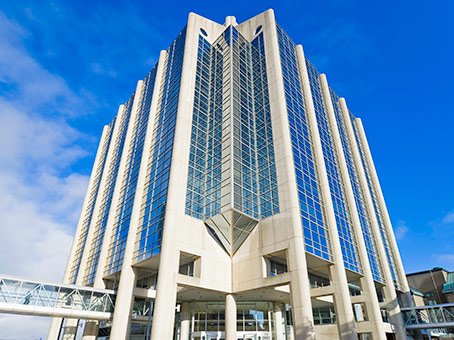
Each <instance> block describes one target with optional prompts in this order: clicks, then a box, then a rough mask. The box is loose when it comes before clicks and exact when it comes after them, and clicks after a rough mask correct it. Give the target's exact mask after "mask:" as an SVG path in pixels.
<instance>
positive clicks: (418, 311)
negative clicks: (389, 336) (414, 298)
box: [401, 303, 454, 329]
mask: <svg viewBox="0 0 454 340" xmlns="http://www.w3.org/2000/svg"><path fill="white" fill-rule="evenodd" d="M401 311H402V316H403V318H404V323H405V328H407V329H433V328H454V303H444V304H441V305H429V306H418V307H408V308H401Z"/></svg>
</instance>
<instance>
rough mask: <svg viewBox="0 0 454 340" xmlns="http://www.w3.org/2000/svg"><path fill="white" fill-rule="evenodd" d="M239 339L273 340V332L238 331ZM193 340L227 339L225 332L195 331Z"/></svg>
mask: <svg viewBox="0 0 454 340" xmlns="http://www.w3.org/2000/svg"><path fill="white" fill-rule="evenodd" d="M236 338H237V340H271V339H272V336H271V332H237V334H236ZM191 340H225V332H194V333H193V334H192V335H191Z"/></svg>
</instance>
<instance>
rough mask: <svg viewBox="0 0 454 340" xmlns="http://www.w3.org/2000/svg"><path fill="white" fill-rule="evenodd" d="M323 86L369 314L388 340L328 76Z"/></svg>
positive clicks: (379, 333) (378, 332) (376, 329)
mask: <svg viewBox="0 0 454 340" xmlns="http://www.w3.org/2000/svg"><path fill="white" fill-rule="evenodd" d="M320 87H321V90H322V94H323V100H324V104H325V109H326V113H327V117H328V121H329V125H330V128H331V136H332V138H333V144H334V148H335V152H336V156H337V161H338V166H339V173H340V176H341V180H342V184H343V188H344V194H345V199H346V201H347V206H348V213H349V215H350V219H351V222H352V226H353V231H354V233H355V237H356V241H357V245H358V252H359V254H357V256H358V260H359V261H360V263H361V265H362V269H363V275H364V276H363V278H362V279H361V281H362V282H361V283H362V294H363V295H364V300H365V302H366V306H367V312H368V317H369V320H370V322H371V324H372V327H373V330H371V331H373V332H374V334H375V335H376V336H377V338H378V339H381V340H386V335H385V332H384V330H383V319H382V317H381V313H380V305H379V303H378V299H377V295H376V291H375V283H374V280H373V277H372V271H371V268H370V262H369V257H368V254H367V248H366V242H365V240H364V235H363V232H362V228H361V222H360V219H359V214H358V209H357V207H356V201H355V196H354V193H353V188H352V184H351V182H350V176H349V172H348V167H347V161H346V158H345V154H344V150H343V148H342V141H341V137H340V133H339V126H338V125H337V121H336V116H335V113H334V107H333V102H332V100H331V95H330V91H329V87H328V81H327V79H326V75H324V74H321V75H320Z"/></svg>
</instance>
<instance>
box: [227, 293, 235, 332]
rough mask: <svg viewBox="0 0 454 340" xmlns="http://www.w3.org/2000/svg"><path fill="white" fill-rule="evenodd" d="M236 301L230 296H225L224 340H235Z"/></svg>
mask: <svg viewBox="0 0 454 340" xmlns="http://www.w3.org/2000/svg"><path fill="white" fill-rule="evenodd" d="M236 323H237V321H236V300H235V297H234V296H233V295H232V294H227V295H226V296H225V340H236Z"/></svg>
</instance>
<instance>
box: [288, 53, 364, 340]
mask: <svg viewBox="0 0 454 340" xmlns="http://www.w3.org/2000/svg"><path fill="white" fill-rule="evenodd" d="M296 54H297V58H298V66H299V70H300V77H301V82H302V85H303V88H302V91H303V94H304V99H305V101H306V110H307V117H308V124H309V129H310V136H311V140H312V146H313V150H314V158H315V163H316V170H317V171H318V178H319V189H320V194H321V196H322V201H323V203H324V208H325V218H326V223H327V224H328V229H329V233H330V240H331V247H332V251H333V260H334V265H333V266H331V268H330V269H331V284H332V285H334V286H335V288H336V289H335V293H334V298H335V305H336V314H337V317H336V319H337V327H338V331H339V336H340V337H341V338H342V339H351V340H356V339H357V336H356V332H355V318H354V315H353V310H352V303H351V300H350V292H349V290H348V280H347V275H346V273H345V266H344V260H343V257H342V249H341V246H340V242H339V233H338V230H337V225H336V217H335V213H334V208H333V202H332V199H331V193H330V188H329V182H328V175H327V172H326V165H325V160H324V158H323V149H322V144H321V141H320V133H319V131H318V126H317V118H316V114H315V108H314V102H313V99H312V94H311V88H310V82H309V75H308V73H307V67H306V59H305V57H304V51H303V46H301V45H297V46H296Z"/></svg>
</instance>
